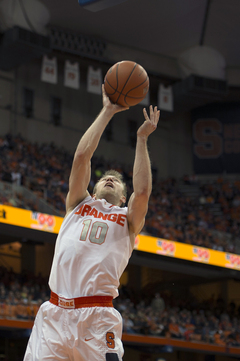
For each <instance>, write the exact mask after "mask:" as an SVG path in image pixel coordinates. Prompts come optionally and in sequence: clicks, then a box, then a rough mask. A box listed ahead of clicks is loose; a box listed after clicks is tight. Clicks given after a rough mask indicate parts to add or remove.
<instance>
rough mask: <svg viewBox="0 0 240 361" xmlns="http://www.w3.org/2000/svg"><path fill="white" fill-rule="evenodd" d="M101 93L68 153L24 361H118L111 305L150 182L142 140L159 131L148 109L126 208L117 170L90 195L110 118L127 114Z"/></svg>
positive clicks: (116, 318) (118, 332) (117, 323)
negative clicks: (58, 220) (44, 282)
mask: <svg viewBox="0 0 240 361" xmlns="http://www.w3.org/2000/svg"><path fill="white" fill-rule="evenodd" d="M102 93H103V108H102V111H101V112H100V114H99V115H98V117H97V118H96V120H95V121H94V122H93V124H92V125H91V126H90V127H89V128H88V130H87V131H86V132H85V134H84V135H83V137H82V138H81V140H80V142H79V144H78V146H77V149H76V152H75V155H74V159H73V164H72V170H71V174H70V179H69V193H68V195H67V199H66V216H65V218H64V221H63V223H62V226H61V229H60V232H59V235H58V238H57V241H56V247H55V254H54V259H53V264H52V269H51V274H50V279H49V286H50V289H51V298H50V300H49V301H47V302H45V303H44V304H43V305H42V306H41V307H40V309H39V311H38V314H37V316H36V319H35V323H34V326H33V330H32V333H31V336H30V339H29V342H28V346H27V350H26V353H25V358H24V361H30V360H31V361H33V360H34V361H37V360H39V361H40V360H41V361H42V360H48V361H53V360H66V361H67V360H71V361H120V360H122V356H123V346H122V342H121V336H122V318H121V315H120V314H119V313H118V311H117V310H115V309H114V308H113V306H112V299H113V298H115V297H117V296H118V286H119V278H120V276H121V274H122V273H123V271H124V269H125V267H126V266H127V263H128V260H129V258H130V256H131V253H132V250H133V246H134V240H135V237H136V236H137V234H138V233H139V232H140V231H141V229H142V227H143V225H144V219H145V215H146V213H147V208H148V199H149V196H150V193H151V183H152V179H151V167H150V160H149V155H148V150H147V139H148V136H149V135H150V134H151V133H152V132H153V131H154V130H155V129H156V127H157V123H158V120H159V111H158V110H157V107H155V108H154V109H153V107H152V106H150V115H149V116H148V114H147V111H146V109H144V110H143V113H144V118H145V122H144V123H143V124H142V125H141V126H140V128H139V129H138V131H137V144H136V155H135V160H134V167H133V189H134V192H133V194H132V195H131V197H130V200H129V202H128V207H125V206H124V204H125V201H126V186H125V184H124V183H123V181H122V176H121V174H119V173H118V172H116V171H109V172H107V173H106V174H105V175H104V176H103V177H102V178H101V179H100V180H99V181H98V183H97V184H96V186H95V189H94V195H93V197H91V196H90V194H89V193H88V191H87V188H88V184H89V181H90V160H91V158H92V156H93V153H94V151H95V150H96V148H97V146H98V143H99V140H100V138H101V135H102V133H103V131H104V129H105V128H106V126H107V124H108V123H109V121H110V120H111V118H112V117H113V115H114V114H115V113H117V112H120V111H123V110H126V109H128V108H124V107H121V106H118V105H116V104H112V103H111V102H110V100H109V98H108V97H107V95H106V93H105V91H104V87H103V88H102Z"/></svg>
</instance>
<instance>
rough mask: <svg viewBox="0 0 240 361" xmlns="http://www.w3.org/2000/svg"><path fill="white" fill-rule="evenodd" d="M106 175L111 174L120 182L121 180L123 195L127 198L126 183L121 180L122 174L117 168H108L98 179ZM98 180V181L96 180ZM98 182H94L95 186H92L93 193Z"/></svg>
mask: <svg viewBox="0 0 240 361" xmlns="http://www.w3.org/2000/svg"><path fill="white" fill-rule="evenodd" d="M108 175H110V176H111V175H112V176H113V177H116V178H117V179H119V180H120V182H121V183H122V185H123V195H124V197H126V198H127V185H126V183H125V182H124V180H123V176H122V174H121V173H119V172H118V171H117V170H114V169H110V170H107V171H106V172H105V173H104V174H103V175H102V176H101V178H100V179H102V178H104V177H107V176H108ZM100 179H99V180H100ZM98 182H99V181H98ZM98 182H97V183H96V184H95V186H94V188H93V194H95V193H96V190H97V184H98Z"/></svg>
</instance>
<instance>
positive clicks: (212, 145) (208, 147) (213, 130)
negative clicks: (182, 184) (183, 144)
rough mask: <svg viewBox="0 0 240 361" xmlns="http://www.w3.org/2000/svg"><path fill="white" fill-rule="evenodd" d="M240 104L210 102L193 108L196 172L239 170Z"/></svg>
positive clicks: (210, 172) (232, 171)
mask: <svg viewBox="0 0 240 361" xmlns="http://www.w3.org/2000/svg"><path fill="white" fill-rule="evenodd" d="M239 119H240V105H239V103H233V102H232V103H223V104H221V103H216V104H209V105H206V106H204V107H201V108H197V109H195V110H193V111H192V135H193V164H194V172H195V173H196V174H206V173H209V174H214V173H217V174H222V173H224V172H225V173H239V172H240V162H239V159H240V121H239Z"/></svg>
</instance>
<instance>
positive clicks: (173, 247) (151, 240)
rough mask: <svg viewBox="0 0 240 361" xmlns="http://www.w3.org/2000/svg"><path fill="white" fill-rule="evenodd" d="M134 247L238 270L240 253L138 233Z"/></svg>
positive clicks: (239, 268)
mask: <svg viewBox="0 0 240 361" xmlns="http://www.w3.org/2000/svg"><path fill="white" fill-rule="evenodd" d="M134 249H136V250H138V251H143V252H150V253H154V254H159V255H162V256H167V257H174V258H180V259H183V260H186V261H193V262H198V263H205V264H208V265H212V266H218V267H224V268H231V269H235V270H238V271H240V255H237V254H232V253H226V252H221V251H215V250H212V249H208V248H204V247H197V246H193V245H189V244H185V243H180V242H174V241H168V240H166V239H162V238H156V237H151V236H144V235H141V234H140V235H138V236H137V237H136V240H135V246H134Z"/></svg>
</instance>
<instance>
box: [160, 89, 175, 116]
mask: <svg viewBox="0 0 240 361" xmlns="http://www.w3.org/2000/svg"><path fill="white" fill-rule="evenodd" d="M158 108H159V109H162V110H167V111H169V112H173V92H172V87H171V86H168V87H165V86H164V85H163V84H160V85H159V87H158Z"/></svg>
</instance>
